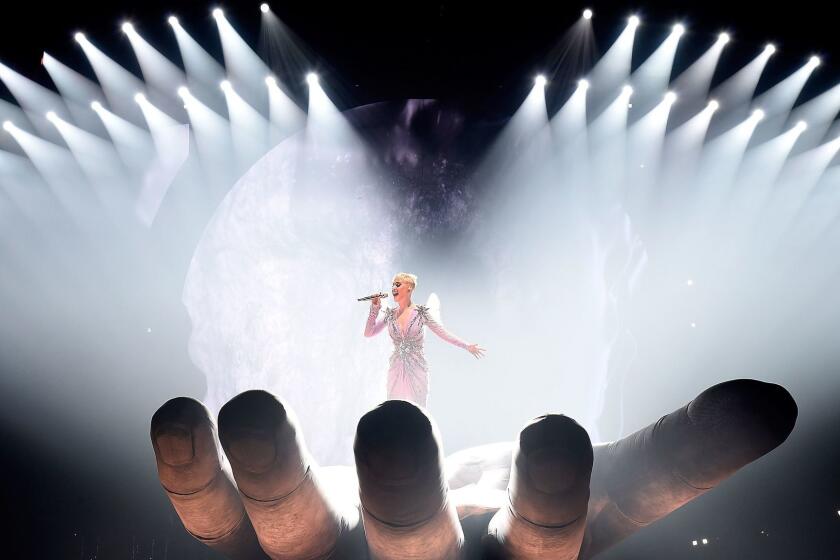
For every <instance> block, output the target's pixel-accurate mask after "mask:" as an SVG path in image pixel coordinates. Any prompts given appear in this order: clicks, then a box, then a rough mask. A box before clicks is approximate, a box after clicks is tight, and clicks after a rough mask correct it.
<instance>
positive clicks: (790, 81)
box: [755, 61, 817, 141]
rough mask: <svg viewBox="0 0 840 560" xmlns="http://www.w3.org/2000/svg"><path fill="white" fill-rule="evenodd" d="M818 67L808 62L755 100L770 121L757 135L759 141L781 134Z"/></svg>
mask: <svg viewBox="0 0 840 560" xmlns="http://www.w3.org/2000/svg"><path fill="white" fill-rule="evenodd" d="M816 67H817V65H816V64H814V63H813V61H809V62H806V63H805V64H804V65H803V66H802V67H801V68H799V69H798V70H797V71H796V72H794V73H793V74H791V75H790V76H788V77H787V78H785V79H784V80H782V81H781V82H779V83H777V84H776V85H774V86H773V87H772V88H770V89H769V90H767V91H765V92H764V93H762V94H761V95H760V96H758V97H756V98H755V102H756V103H759V104H760V105H761V107H762V108H763V109H764V112H765V114H766V117H767V119H768V121H767V123H765V124H763V125H762V127H761V129H760V130H759V131H758V133H757V134H756V140H757V141H761V140H764V139H767V138H771V137H773V136H775V135H776V134H778V133H779V132H781V130H782V128H783V127H784V125H785V122H786V121H787V118H788V114H789V113H790V110H791V109H792V108H793V105H794V103H796V100H797V99H798V98H799V95H800V94H801V93H802V88H804V87H805V83H806V82H807V81H808V78H810V77H811V74H812V73H813V72H814V69H816Z"/></svg>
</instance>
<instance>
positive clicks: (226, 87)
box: [219, 80, 233, 91]
mask: <svg viewBox="0 0 840 560" xmlns="http://www.w3.org/2000/svg"><path fill="white" fill-rule="evenodd" d="M219 87H220V88H222V91H230V90H231V89H233V86H231V85H230V81H229V80H222V83H221V84H219Z"/></svg>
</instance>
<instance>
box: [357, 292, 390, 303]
mask: <svg viewBox="0 0 840 560" xmlns="http://www.w3.org/2000/svg"><path fill="white" fill-rule="evenodd" d="M386 297H388V294H386V293H384V292H379V293H378V294H371V295H369V296H365V297H360V298H359V299H358V300H356V301H369V300H373V305H379V300H380V299H381V298H386Z"/></svg>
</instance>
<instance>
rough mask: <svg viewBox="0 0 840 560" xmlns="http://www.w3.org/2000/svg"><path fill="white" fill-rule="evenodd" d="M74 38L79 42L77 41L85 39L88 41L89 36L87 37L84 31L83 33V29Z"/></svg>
mask: <svg viewBox="0 0 840 560" xmlns="http://www.w3.org/2000/svg"><path fill="white" fill-rule="evenodd" d="M73 38H74V39H75V40H76V42H77V43H79V44H81V43H84V42H85V41H87V37H85V34H84V33H82V32H81V31H80V32H78V33H76V34H75V35H73Z"/></svg>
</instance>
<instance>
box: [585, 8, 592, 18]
mask: <svg viewBox="0 0 840 560" xmlns="http://www.w3.org/2000/svg"><path fill="white" fill-rule="evenodd" d="M583 19H586V20H590V19H592V10H590V9H589V8H586V9H585V10H583Z"/></svg>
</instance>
